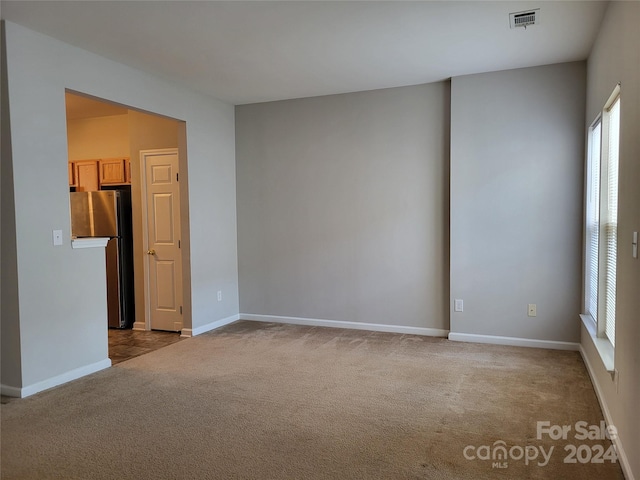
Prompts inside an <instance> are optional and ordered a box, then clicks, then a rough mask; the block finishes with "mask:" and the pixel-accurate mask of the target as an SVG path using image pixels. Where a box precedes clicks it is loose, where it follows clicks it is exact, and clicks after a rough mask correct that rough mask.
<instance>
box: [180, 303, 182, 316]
mask: <svg viewBox="0 0 640 480" xmlns="http://www.w3.org/2000/svg"><path fill="white" fill-rule="evenodd" d="M180 315H182V305H180Z"/></svg>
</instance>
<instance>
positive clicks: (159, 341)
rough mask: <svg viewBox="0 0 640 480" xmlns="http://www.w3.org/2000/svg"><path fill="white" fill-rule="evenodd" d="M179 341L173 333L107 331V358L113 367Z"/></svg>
mask: <svg viewBox="0 0 640 480" xmlns="http://www.w3.org/2000/svg"><path fill="white" fill-rule="evenodd" d="M180 340H181V338H180V334H179V333H175V332H159V331H155V330H151V331H144V332H142V331H134V330H119V329H115V328H110V329H109V358H110V359H111V364H112V365H115V364H117V363H120V362H124V361H125V360H129V359H130V358H133V357H137V356H139V355H144V354H145V353H149V352H153V351H154V350H158V349H159V348H162V347H166V346H167V345H171V344H172V343H176V342H179V341H180Z"/></svg>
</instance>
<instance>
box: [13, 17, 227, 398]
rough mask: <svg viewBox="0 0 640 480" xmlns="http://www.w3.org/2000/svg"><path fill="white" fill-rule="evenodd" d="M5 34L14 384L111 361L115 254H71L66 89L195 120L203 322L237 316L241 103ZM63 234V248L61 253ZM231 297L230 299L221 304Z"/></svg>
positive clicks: (193, 168)
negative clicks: (218, 295)
mask: <svg viewBox="0 0 640 480" xmlns="http://www.w3.org/2000/svg"><path fill="white" fill-rule="evenodd" d="M6 34H7V38H6V48H7V79H8V91H9V106H10V112H11V148H12V159H13V163H12V164H13V189H14V200H15V218H16V231H15V242H16V261H17V272H14V274H12V275H9V278H8V279H6V278H3V279H2V280H3V284H4V282H5V281H9V282H14V283H15V284H17V287H18V291H19V299H18V303H19V305H18V307H19V311H20V319H19V340H18V338H13V339H12V340H11V342H18V341H20V342H21V343H20V345H21V359H22V370H21V371H20V372H17V370H18V369H19V368H20V366H19V365H16V366H13V365H11V366H10V367H8V368H11V369H12V375H10V376H6V377H5V376H4V373H5V371H4V368H5V349H4V348H3V349H2V365H3V378H2V381H3V385H5V386H7V387H20V385H19V384H16V383H17V382H15V381H14V379H15V376H14V375H13V373H16V372H17V376H18V377H19V378H20V379H21V382H20V383H21V386H22V387H29V386H33V385H38V384H42V382H44V383H47V382H49V381H51V379H55V378H61V377H64V376H65V375H68V374H69V372H74V371H76V372H77V371H80V372H82V371H86V369H87V368H90V367H91V366H92V365H96V364H100V365H102V364H103V363H104V361H105V360H106V358H107V329H106V293H105V286H104V277H105V274H104V251H103V250H101V249H92V250H89V251H88V250H73V249H71V247H70V239H69V232H70V218H69V193H68V178H67V137H66V118H65V88H68V89H70V90H74V91H79V92H83V93H86V94H89V95H93V96H96V97H99V98H105V99H108V100H112V101H114V102H117V103H121V104H124V105H130V106H132V107H135V108H137V109H140V110H144V111H149V112H155V113H158V114H161V115H164V116H167V117H171V118H176V119H180V120H184V121H186V124H187V131H188V136H187V149H188V154H189V157H188V163H189V175H190V177H189V178H190V180H189V189H188V191H189V205H190V207H191V211H190V212H189V213H190V222H191V223H190V225H191V232H190V233H191V235H190V241H191V255H192V257H191V258H193V259H197V260H194V261H193V262H192V266H191V274H192V282H191V284H192V305H193V317H192V326H193V328H198V327H200V326H203V325H206V324H209V323H211V322H214V321H217V320H221V319H224V318H227V317H231V316H234V315H237V313H238V300H237V298H238V297H237V256H236V246H237V241H236V232H237V228H236V221H235V218H236V207H235V161H234V157H235V154H234V148H235V145H234V110H233V106H231V105H227V104H224V103H221V102H219V101H217V100H215V99H212V98H210V97H206V96H203V95H198V94H195V93H193V92H191V91H189V90H186V89H183V88H181V87H178V86H175V85H172V84H169V83H166V82H164V81H161V80H159V79H157V78H154V77H152V76H149V75H147V74H144V73H142V72H140V71H138V70H135V69H132V68H130V67H126V66H124V65H121V64H118V63H115V62H112V61H109V60H107V59H105V58H102V57H99V56H97V55H94V54H91V53H89V52H86V51H84V50H81V49H79V48H76V47H72V46H70V45H67V44H64V43H62V42H59V41H57V40H54V39H52V38H50V37H46V36H44V35H40V34H38V33H35V32H33V31H31V30H28V29H25V28H23V27H20V26H18V25H16V24H12V23H10V22H6ZM4 108H5V107H4V104H3V110H4ZM3 181H4V179H3ZM2 208H3V209H4V208H5V205H4V203H3V207H2ZM3 213H4V212H3ZM3 219H4V215H3ZM54 228H57V229H62V231H63V233H64V245H62V246H61V247H53V246H52V241H51V231H52V230H53V229H54ZM3 234H4V232H3ZM3 243H4V242H3ZM3 253H4V252H3ZM4 274H5V272H4V270H3V275H4ZM16 277H17V278H16ZM221 289H223V290H225V292H226V293H227V295H226V296H225V301H223V302H216V301H215V292H216V291H217V290H221ZM4 321H5V319H4V315H3V330H4ZM3 342H4V336H3ZM12 344H13V343H12ZM8 351H9V350H8ZM8 360H9V361H11V359H8ZM7 363H8V362H7ZM5 379H10V380H11V382H12V383H11V384H5V383H4V382H5ZM8 381H9V380H8ZM34 388H35V387H34Z"/></svg>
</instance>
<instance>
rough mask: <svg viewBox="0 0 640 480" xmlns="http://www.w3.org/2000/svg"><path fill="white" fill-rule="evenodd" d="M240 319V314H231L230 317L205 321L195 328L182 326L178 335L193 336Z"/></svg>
mask: <svg viewBox="0 0 640 480" xmlns="http://www.w3.org/2000/svg"><path fill="white" fill-rule="evenodd" d="M238 320H240V315H238V314H236V315H231V316H230V317H227V318H223V319H222V320H216V321H215V322H211V323H207V324H206V325H202V326H200V327H196V328H183V329H182V330H181V331H180V336H181V337H183V338H189V337H195V336H196V335H200V334H201V333H205V332H209V331H211V330H215V329H216V328H220V327H224V326H225V325H229V324H230V323H233V322H236V321H238Z"/></svg>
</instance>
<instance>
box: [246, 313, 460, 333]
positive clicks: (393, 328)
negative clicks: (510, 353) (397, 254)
mask: <svg viewBox="0 0 640 480" xmlns="http://www.w3.org/2000/svg"><path fill="white" fill-rule="evenodd" d="M240 320H254V321H257V322H272V323H290V324H293V325H309V326H312V327H333V328H349V329H353V330H372V331H374V332H389V333H408V334H411V335H425V336H428V337H446V336H447V334H448V333H449V330H441V329H439V328H423V327H405V326H400V325H383V324H378V323H360V322H344V321H340V320H322V319H318V318H301V317H280V316H275V315H255V314H251V313H241V314H240Z"/></svg>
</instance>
